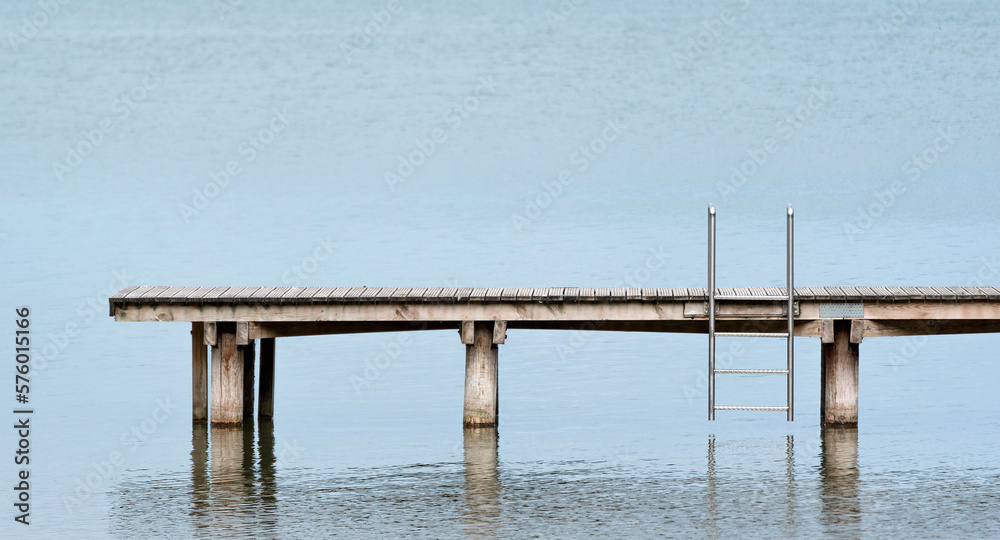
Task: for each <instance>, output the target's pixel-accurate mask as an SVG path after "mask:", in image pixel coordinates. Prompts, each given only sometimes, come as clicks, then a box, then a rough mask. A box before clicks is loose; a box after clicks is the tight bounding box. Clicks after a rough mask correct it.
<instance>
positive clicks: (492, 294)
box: [485, 287, 503, 302]
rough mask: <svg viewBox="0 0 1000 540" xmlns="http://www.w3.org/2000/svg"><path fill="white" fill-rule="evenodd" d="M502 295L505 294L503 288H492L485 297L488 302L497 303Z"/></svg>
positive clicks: (487, 290)
mask: <svg viewBox="0 0 1000 540" xmlns="http://www.w3.org/2000/svg"><path fill="white" fill-rule="evenodd" d="M501 293H503V288H502V287H490V288H489V289H486V295H485V296H486V299H487V300H489V301H491V302H495V301H499V300H500V295H501Z"/></svg>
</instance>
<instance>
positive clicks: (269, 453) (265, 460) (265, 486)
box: [257, 351, 276, 510]
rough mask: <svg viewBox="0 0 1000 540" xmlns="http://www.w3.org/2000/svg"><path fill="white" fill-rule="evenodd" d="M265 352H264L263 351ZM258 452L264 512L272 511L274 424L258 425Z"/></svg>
mask: <svg viewBox="0 0 1000 540" xmlns="http://www.w3.org/2000/svg"><path fill="white" fill-rule="evenodd" d="M262 352H263V351H262ZM257 452H258V453H259V454H260V500H261V502H262V503H264V506H263V509H264V510H272V509H273V507H274V503H275V501H276V497H275V492H276V486H275V484H274V463H275V458H274V422H271V421H270V420H263V419H262V420H260V422H259V423H258V424H257Z"/></svg>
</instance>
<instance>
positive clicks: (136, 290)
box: [124, 285, 152, 300]
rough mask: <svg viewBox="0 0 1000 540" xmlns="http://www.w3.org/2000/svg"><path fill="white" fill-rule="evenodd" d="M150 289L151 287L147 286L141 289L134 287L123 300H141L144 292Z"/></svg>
mask: <svg viewBox="0 0 1000 540" xmlns="http://www.w3.org/2000/svg"><path fill="white" fill-rule="evenodd" d="M151 288H152V287H150V286H149V285H143V286H141V287H135V288H134V289H132V290H131V291H129V292H128V294H126V295H124V298H126V299H128V300H134V299H136V298H141V297H142V295H143V294H145V292H146V291H148V290H149V289H151Z"/></svg>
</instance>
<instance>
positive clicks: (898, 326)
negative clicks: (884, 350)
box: [860, 320, 1000, 337]
mask: <svg viewBox="0 0 1000 540" xmlns="http://www.w3.org/2000/svg"><path fill="white" fill-rule="evenodd" d="M860 324H862V325H863V326H864V336H865V337H894V336H927V335H948V334H989V333H997V332H1000V320H993V321H982V320H929V321H925V320H920V321H902V320H887V321H886V320H883V321H867V320H866V321H861V322H860Z"/></svg>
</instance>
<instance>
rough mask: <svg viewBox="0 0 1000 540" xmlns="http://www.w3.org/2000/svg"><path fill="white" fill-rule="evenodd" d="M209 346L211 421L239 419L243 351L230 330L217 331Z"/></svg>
mask: <svg viewBox="0 0 1000 540" xmlns="http://www.w3.org/2000/svg"><path fill="white" fill-rule="evenodd" d="M217 342H218V343H217V345H216V346H215V347H212V424H214V425H220V426H221V425H239V424H240V423H242V422H243V351H241V350H239V347H237V345H236V333H235V332H234V331H230V332H223V331H220V332H219V334H218V336H217Z"/></svg>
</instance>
